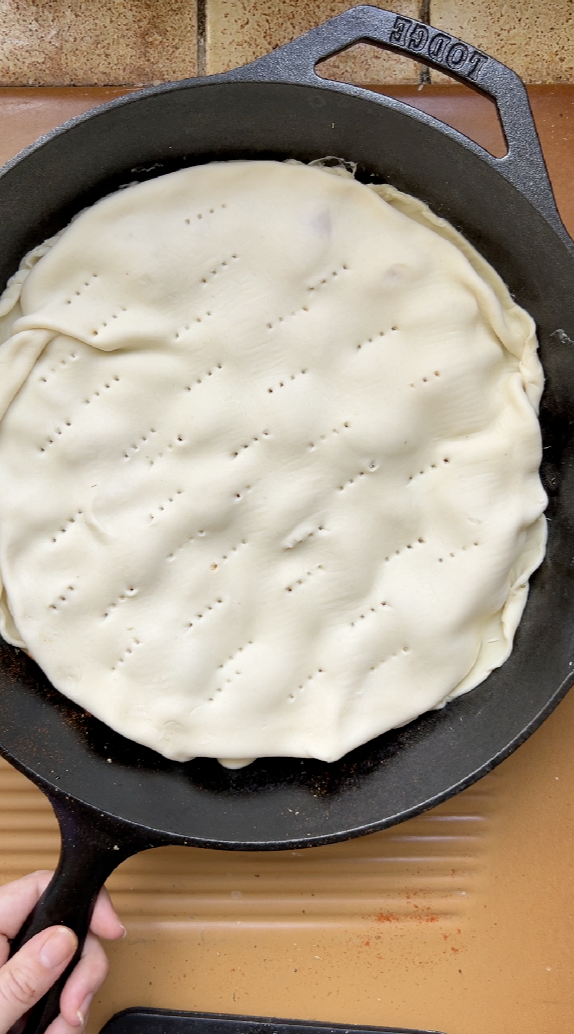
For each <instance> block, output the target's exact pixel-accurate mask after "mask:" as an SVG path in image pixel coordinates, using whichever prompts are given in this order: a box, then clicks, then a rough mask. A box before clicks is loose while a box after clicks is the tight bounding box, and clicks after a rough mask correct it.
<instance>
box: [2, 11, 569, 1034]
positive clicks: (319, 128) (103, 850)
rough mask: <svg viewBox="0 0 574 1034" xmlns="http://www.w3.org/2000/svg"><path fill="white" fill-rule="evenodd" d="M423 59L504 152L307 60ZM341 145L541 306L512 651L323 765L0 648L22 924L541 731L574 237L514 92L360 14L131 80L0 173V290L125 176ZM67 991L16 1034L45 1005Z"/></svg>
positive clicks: (85, 919) (483, 71) (291, 830)
mask: <svg viewBox="0 0 574 1034" xmlns="http://www.w3.org/2000/svg"><path fill="white" fill-rule="evenodd" d="M359 40H367V41H369V42H372V43H378V44H383V45H385V46H391V47H392V48H394V49H395V50H399V51H403V52H406V53H409V54H411V55H414V56H416V57H419V58H421V59H422V60H424V61H426V62H427V63H430V64H432V65H434V66H436V67H437V68H441V69H443V70H444V71H446V72H448V73H449V74H454V75H455V77H458V78H459V79H461V80H463V81H466V82H467V83H469V84H470V85H472V86H475V87H476V88H478V89H480V90H481V91H483V92H484V93H486V94H489V95H490V96H491V97H493V98H495V100H496V103H497V105H498V110H499V113H500V117H501V122H502V126H503V129H504V132H505V135H506V138H507V141H508V145H509V150H508V154H507V155H506V156H505V157H504V158H493V157H492V156H491V155H490V154H488V153H487V152H486V151H484V150H483V149H482V148H481V147H479V146H478V145H477V144H475V143H473V142H471V141H469V140H468V139H466V137H463V136H462V135H460V134H459V133H457V132H456V131H455V130H453V129H450V128H448V127H446V126H444V125H443V124H441V123H439V122H437V121H436V120H434V119H433V118H431V117H430V116H428V115H425V114H422V113H421V112H419V111H416V110H414V109H412V108H410V107H408V106H407V105H405V104H402V103H400V102H398V101H396V100H392V99H390V98H388V97H384V96H378V95H375V94H373V93H370V92H369V91H366V90H363V89H360V88H359V87H355V86H348V85H343V84H340V83H334V82H325V81H324V80H322V79H320V78H318V77H317V76H316V75H315V73H314V67H315V64H316V63H317V62H318V61H319V60H320V59H322V58H324V57H326V56H328V55H330V54H332V53H335V52H337V51H340V50H342V49H344V48H345V47H347V46H349V45H351V44H353V43H355V42H357V41H359ZM325 155H337V156H339V157H342V158H346V159H349V160H352V161H354V162H357V163H358V164H359V170H358V174H359V176H361V177H362V178H364V179H365V180H368V179H369V177H371V176H375V177H377V178H379V179H382V180H388V181H389V182H391V183H393V184H395V185H396V186H397V187H399V188H401V189H402V190H405V191H407V192H409V193H412V194H414V195H416V196H418V197H420V198H423V199H424V200H426V201H428V202H429V204H430V205H431V206H432V208H433V209H434V210H435V211H436V212H438V213H439V214H440V215H444V216H446V218H447V219H449V220H450V221H451V222H452V223H453V224H454V225H455V226H457V227H458V228H459V229H460V230H462V232H463V233H464V234H465V235H466V237H467V238H468V239H469V240H470V241H472V243H473V244H475V245H476V247H477V248H478V249H479V250H480V251H481V252H482V254H483V255H484V256H485V257H486V258H487V259H488V261H489V262H491V263H492V265H493V266H494V267H495V268H496V269H497V270H498V271H499V273H500V274H501V275H502V277H503V278H504V280H505V281H506V282H507V284H508V285H509V287H510V289H511V291H512V292H513V294H514V295H515V297H516V299H517V301H518V302H519V303H520V304H521V305H523V306H524V307H525V308H526V309H527V310H528V311H529V312H530V313H532V315H533V316H534V318H535V319H536V322H537V324H538V330H539V336H540V342H541V355H542V359H543V362H544V365H545V370H546V376H547V387H546V391H545V395H544V404H543V407H542V416H541V420H542V427H543V436H544V448H545V451H544V464H543V478H544V484H545V487H546V489H547V491H548V494H549V497H550V503H549V508H548V517H549V521H550V523H549V542H548V552H547V555H546V559H545V561H544V563H543V565H542V567H541V568H540V570H539V571H538V573H537V574H536V575H535V577H534V578H533V579H532V588H531V592H530V597H529V601H528V605H527V607H526V611H525V614H524V617H523V620H522V623H521V625H520V628H519V631H518V635H517V637H516V645H515V648H514V651H513V653H512V656H511V657H510V659H509V660H508V661H507V662H506V664H505V665H504V666H503V667H502V668H500V669H499V670H498V671H495V672H494V673H493V674H492V675H491V676H490V677H489V678H488V679H487V681H486V682H485V683H484V684H483V685H482V686H480V687H479V688H477V689H476V690H474V692H472V693H470V694H468V695H467V696H463V697H461V698H459V699H458V700H456V701H454V702H453V703H451V704H449V705H448V707H446V708H445V709H444V710H442V711H438V712H432V713H430V714H427V715H424V716H423V717H422V718H420V719H418V720H417V721H416V722H413V723H412V724H411V725H409V726H407V727H406V728H403V729H400V730H398V731H394V732H390V733H388V734H386V735H384V736H381V737H379V738H378V739H377V740H374V741H373V742H371V743H369V744H367V745H366V746H364V747H361V748H359V749H358V750H355V751H353V752H352V753H351V754H349V755H347V756H346V757H345V758H343V759H342V760H341V761H339V762H337V763H336V764H332V765H326V764H322V763H319V762H316V761H309V760H304V761H300V760H289V759H282V758H281V759H279V758H277V759H262V760H260V761H258V762H256V763H255V764H253V765H252V766H251V767H249V768H247V769H245V770H243V771H240V772H235V773H233V772H229V771H226V770H224V769H222V768H220V767H219V765H218V764H217V763H216V762H215V761H209V760H199V761H194V762H190V763H188V764H185V765H182V764H176V763H174V762H170V761H166V760H164V759H163V758H162V757H160V756H159V755H158V754H155V753H153V752H152V751H150V750H147V749H144V748H142V747H139V746H137V745H136V744H134V743H131V742H128V741H127V740H125V739H123V738H122V737H121V736H119V735H116V734H115V733H113V732H111V731H110V730H109V729H107V728H106V727H105V726H104V725H102V724H101V723H100V722H98V721H96V720H95V719H94V718H92V717H91V716H90V715H88V714H86V713H84V712H83V711H81V710H80V709H79V708H77V707H75V706H74V705H73V704H71V703H69V702H68V701H67V700H65V699H64V698H63V697H62V696H60V695H59V693H57V692H56V691H55V690H54V689H53V688H52V687H51V686H50V685H49V683H48V682H47V680H46V678H45V677H44V676H43V674H42V673H41V672H40V671H39V670H38V668H37V667H36V665H35V664H34V663H33V662H32V661H30V660H29V659H28V658H27V657H26V656H25V655H24V654H23V653H20V652H18V651H17V650H14V649H13V648H11V647H8V646H6V645H4V644H1V650H0V684H1V692H0V751H1V752H2V754H3V755H4V756H5V757H6V758H8V760H9V761H11V762H12V763H13V764H14V765H15V766H16V767H17V768H19V769H20V770H21V771H22V772H24V773H25V774H26V775H27V776H29V777H30V778H31V779H32V780H33V781H34V782H35V783H37V784H38V785H39V786H40V788H41V789H42V790H43V791H44V792H45V793H46V794H47V795H48V797H49V798H50V800H51V802H52V804H53V806H54V810H55V812H56V815H57V816H58V819H59V822H60V826H61V831H62V855H61V859H60V863H59V867H58V871H57V875H56V877H55V879H54V880H53V881H52V884H51V885H50V888H49V890H48V891H47V892H46V894H45V895H44V898H43V899H42V901H41V903H40V905H39V906H38V907H37V909H36V911H35V912H34V914H33V916H32V917H31V918H30V919H29V921H28V922H27V924H26V925H25V928H24V929H23V931H22V932H21V934H20V935H19V939H18V941H17V943H16V944H15V945H14V950H16V948H17V947H18V944H21V943H22V942H23V941H24V940H26V939H28V938H29V937H31V936H32V935H33V934H34V933H36V932H37V931H39V930H41V929H43V928H45V927H46V926H47V925H51V924H52V923H66V924H67V925H69V926H70V927H72V929H74V930H75V931H76V932H77V934H78V936H79V938H80V940H83V938H84V936H85V933H86V929H87V927H88V924H89V919H90V915H91V911H92V908H93V903H94V900H95V897H96V895H97V892H98V889H99V888H100V886H101V885H102V883H103V881H104V880H105V879H106V877H107V876H108V875H109V874H110V872H112V870H113V869H114V868H115V867H116V865H118V863H119V862H121V861H122V860H123V859H125V858H127V857H129V856H130V855H131V854H133V853H135V852H137V851H142V850H144V849H145V848H149V847H157V846H160V845H164V844H182V845H186V844H190V845H195V846H202V847H215V848H222V849H226V850H260V849H264V850H279V849H281V848H294V847H302V846H307V845H309V846H310V845H317V844H325V843H328V842H330V841H335V840H341V839H344V838H347V837H355V836H360V835H361V834H364V833H369V832H371V831H373V830H377V829H382V828H383V827H385V826H390V825H392V824H393V823H396V822H400V821H402V820H404V819H407V818H409V817H411V816H413V815H416V814H418V813H419V812H421V811H423V810H424V809H426V808H430V807H432V806H433V805H435V804H437V803H438V802H439V801H443V800H445V798H447V797H449V796H451V795H452V794H455V793H457V792H458V791H459V790H461V789H463V788H464V787H465V786H468V785H469V784H470V783H472V782H473V781H474V780H476V779H478V778H479V777H480V776H482V775H484V774H485V773H486V772H488V771H490V770H491V769H492V768H493V767H494V766H495V765H497V764H498V763H499V762H500V761H502V759H503V758H505V757H506V756H507V755H508V754H510V752H511V751H513V750H514V749H515V748H516V747H517V746H518V745H519V744H520V743H522V742H523V740H525V739H526V737H527V736H529V735H530V734H531V733H532V732H533V731H534V729H536V728H537V727H538V726H539V725H540V723H541V722H542V721H543V719H544V718H545V717H546V716H547V715H548V714H549V713H550V711H551V710H552V709H553V708H554V706H555V705H556V704H557V702H558V701H559V700H560V699H561V697H562V696H563V695H564V694H565V693H566V691H567V689H568V688H569V686H570V684H571V682H572V681H573V677H572V669H573V665H574V649H573V643H572V630H573V629H574V620H573V619H574V613H573V612H574V527H573V521H572V514H573V512H574V506H573V505H572V504H573V502H574V438H573V436H572V433H571V431H572V422H573V415H572V414H573V408H572V404H571V397H572V395H573V394H574V365H573V348H574V346H573V343H572V339H574V290H573V285H574V246H573V244H572V241H571V240H570V238H569V237H568V235H567V234H566V231H565V230H564V228H563V226H562V224H561V222H560V219H559V217H558V214H557V212H556V208H555V205H554V200H553V197H552V192H551V188H550V185H549V182H548V178H547V175H546V170H545V166H544V162H543V159H542V155H541V151H540V146H539V143H538V139H537V136H536V132H535V130H534V125H533V122H532V117H531V113H530V109H529V106H528V101H527V98H526V93H525V90H524V87H523V85H522V83H521V82H520V80H519V79H518V77H517V76H516V75H515V74H514V73H513V72H511V71H510V70H509V69H507V68H505V67H504V66H503V65H500V64H499V63H498V62H496V61H494V60H493V59H492V58H490V57H487V56H486V55H483V54H481V53H479V52H478V51H475V50H473V49H472V48H471V47H469V46H467V45H466V44H464V43H462V42H460V41H459V40H456V39H454V38H453V37H451V36H449V35H447V34H446V33H443V32H439V31H438V30H435V29H431V28H429V27H428V26H426V25H423V24H422V23H419V22H415V21H413V20H412V19H408V18H404V17H402V16H396V15H394V14H391V13H389V12H386V11H382V10H379V9H377V8H373V7H357V8H354V9H352V10H350V11H347V12H346V13H345V14H343V15H341V16H340V17H338V18H335V19H333V20H332V21H330V22H327V23H326V24H325V25H323V26H320V27H319V28H317V29H314V30H313V31H312V32H309V33H307V34H306V35H305V36H303V37H301V38H300V39H298V40H295V42H294V43H291V44H289V45H288V46H286V47H283V48H281V49H280V50H277V51H275V52H274V53H273V54H271V55H268V56H267V57H264V58H261V59H260V60H258V61H256V62H254V63H253V64H251V65H247V66H246V67H244V68H240V69H238V70H236V71H233V72H229V73H225V74H224V75H219V76H213V77H211V78H209V79H196V80H186V81H184V82H180V83H175V84H169V85H165V86H160V87H155V88H152V89H148V90H143V91H142V92H141V93H137V94H131V95H129V96H127V97H124V98H122V99H120V100H118V101H114V102H112V103H111V104H107V105H105V106H104V107H102V108H99V109H97V110H96V111H92V112H89V113H88V114H86V115H82V116H80V117H79V118H76V119H73V120H72V121H70V122H68V123H66V125H65V126H63V127H61V128H60V129H57V130H55V131H54V132H52V133H50V134H48V136H46V137H43V138H42V139H41V140H40V141H38V142H37V143H36V144H34V145H33V146H32V147H30V148H28V149H27V150H26V151H24V152H22V154H21V155H19V156H18V157H17V158H16V159H14V160H13V161H12V162H9V163H8V165H6V166H5V167H4V169H3V171H2V173H1V174H0V226H1V227H2V247H1V249H0V284H4V283H5V281H6V279H7V278H8V277H9V276H10V275H11V274H12V273H13V272H14V270H15V269H16V268H17V266H18V263H19V260H20V258H21V256H22V255H23V254H24V253H25V252H26V251H27V250H28V249H29V248H30V247H32V246H33V245H35V244H37V243H39V242H40V241H42V240H43V239H45V238H46V237H47V236H49V235H50V234H51V233H53V232H54V231H55V230H57V229H59V228H60V227H62V226H63V225H65V224H66V223H67V221H68V220H69V219H70V217H71V216H72V215H73V214H74V213H75V212H76V211H78V210H79V209H80V208H82V207H84V206H85V205H86V204H89V203H91V202H93V201H94V200H96V199H97V198H98V197H101V196H102V195H104V194H106V193H108V192H109V191H110V190H112V189H114V188H117V187H119V186H120V185H121V184H123V183H126V182H130V181H133V180H135V179H143V178H145V177H149V176H156V175H159V174H161V173H162V172H166V171H170V170H172V169H175V168H179V167H181V166H184V165H191V164H197V163H201V162H206V161H209V160H212V159H213V158H219V159H222V158H237V157H242V158H245V157H249V158H270V157H272V158H278V159H282V158H287V157H296V158H299V159H302V160H304V161H305V160H310V159H314V158H319V157H322V156H325ZM58 994H59V988H56V989H55V991H54V992H53V993H52V994H51V995H49V996H48V997H47V999H45V1000H44V1002H43V1003H41V1004H40V1006H39V1007H38V1008H37V1009H36V1010H34V1014H33V1017H31V1018H30V1020H29V1021H28V1025H27V1027H26V1031H27V1032H28V1034H32V1032H33V1034H40V1032H42V1031H44V1030H45V1028H46V1027H47V1025H48V1023H49V1022H50V1020H51V1019H52V1018H53V1017H54V1015H56V1013H57V999H58Z"/></svg>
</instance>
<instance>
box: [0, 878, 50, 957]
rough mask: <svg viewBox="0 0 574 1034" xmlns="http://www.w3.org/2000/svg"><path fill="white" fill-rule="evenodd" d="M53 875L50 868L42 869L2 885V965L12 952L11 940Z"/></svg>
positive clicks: (0, 935)
mask: <svg viewBox="0 0 574 1034" xmlns="http://www.w3.org/2000/svg"><path fill="white" fill-rule="evenodd" d="M52 875H53V873H52V872H50V871H49V870H48V869H40V870H38V872H33V873H30V875H29V876H24V877H23V879H21V880H15V881H14V882H13V883H7V884H5V886H4V887H0V966H3V965H4V963H5V962H6V960H7V958H8V956H9V954H10V940H11V939H12V938H13V937H15V936H16V934H17V933H18V930H19V929H20V927H21V926H22V923H23V922H24V920H25V919H26V918H27V916H29V915H30V912H31V911H32V909H33V908H34V906H35V905H36V904H37V902H38V900H39V898H40V897H41V896H42V894H43V893H44V891H45V889H46V887H47V886H48V884H49V882H50V880H51V878H52Z"/></svg>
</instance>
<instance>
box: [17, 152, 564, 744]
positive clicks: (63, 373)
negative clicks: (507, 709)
mask: <svg viewBox="0 0 574 1034" xmlns="http://www.w3.org/2000/svg"><path fill="white" fill-rule="evenodd" d="M1 306H2V307H1V310H0V311H1V314H2V320H1V323H2V327H3V336H4V339H5V340H4V342H3V344H2V345H1V346H0V416H1V424H0V478H1V482H2V492H1V496H0V574H1V579H2V583H3V595H2V600H1V608H0V609H1V622H2V624H1V630H2V634H3V635H4V637H5V638H6V639H7V640H8V641H9V642H12V643H14V644H16V645H18V646H22V647H24V648H25V649H26V650H28V652H29V653H30V654H31V655H32V656H33V657H34V658H35V660H36V661H37V662H38V664H39V665H40V666H41V667H42V668H43V669H44V671H45V672H46V673H47V675H48V677H49V678H50V679H51V681H52V682H53V684H54V685H55V686H56V687H57V688H58V689H59V690H60V691H61V692H62V693H64V694H66V695H67V696H68V697H70V698H71V699H72V700H74V701H76V702H77V703H78V704H80V705H81V706H83V707H85V708H86V709H87V710H88V711H90V712H91V713H93V714H94V715H96V716H97V717H98V718H100V719H102V720H103V721H104V722H106V723H107V724H108V725H110V726H111V727H112V728H114V729H116V730H117V731H119V732H121V733H123V734H124V735H125V736H127V737H129V738H131V739H133V740H136V741H137V742H139V743H142V744H146V745H147V746H149V747H152V748H153V749H154V750H157V751H159V752H160V753H161V754H163V755H165V756H166V757H169V758H174V759H176V760H182V761H183V760H187V759H189V758H192V757H194V756H197V755H199V756H208V757H219V758H221V759H227V761H228V763H229V762H231V763H240V762H241V760H242V759H248V758H254V757H258V756H265V755H267V756H268V755H286V756H300V757H308V756H311V757H316V758H321V759H324V760H326V761H332V760H335V759H337V758H339V757H341V755H343V754H344V753H346V752H347V751H349V750H350V749H352V748H353V747H355V746H357V745H358V744H360V743H363V742H365V741H367V740H369V739H370V738H372V737H374V736H376V735H378V734H379V733H381V732H384V731H385V730H387V729H389V728H393V727H396V726H399V725H402V724H404V723H406V722H408V721H410V720H412V719H413V718H415V717H416V716H418V715H419V714H421V713H422V712H424V711H426V710H428V709H429V708H433V707H437V706H441V705H442V704H444V703H445V702H446V701H447V700H448V699H450V698H451V697H453V696H455V695H457V694H459V693H462V692H466V691H467V690H469V689H471V688H472V687H473V686H476V685H477V684H478V683H480V682H481V681H482V680H483V679H484V678H485V677H486V676H487V675H488V673H489V672H490V671H491V670H492V669H493V668H494V667H496V666H498V665H500V664H501V663H502V662H503V661H504V660H505V659H506V657H507V656H508V654H509V653H510V650H511V648H512V639H513V635H514V632H515V629H516V627H517V624H518V622H519V620H520V616H521V614H522V610H523V607H524V604H525V601H526V595H527V582H528V577H529V575H530V574H531V572H532V571H533V570H534V569H535V568H536V567H537V566H538V564H539V563H540V561H541V559H542V556H543V552H544V542H545V521H544V518H543V516H542V513H543V509H544V506H545V502H546V500H545V496H544V493H543V490H542V487H541V484H540V480H539V475H538V468H539V464H540V458H541V443H540V432H539V426H538V421H537V416H536V411H537V407H538V401H539V398H540V393H541V388H542V372H541V368H540V364H539V362H538V359H537V357H536V340H535V335H534V326H533V323H532V320H531V319H530V317H529V316H528V315H527V314H526V313H525V312H524V311H523V310H521V309H520V308H519V307H518V306H516V305H515V304H514V303H513V302H512V299H511V298H510V296H509V294H508V291H507V289H506V288H505V286H504V285H503V284H502V282H501V280H500V279H499V277H498V276H497V275H496V273H495V272H494V271H493V270H492V269H491V268H490V267H489V266H488V265H487V264H486V262H484V260H482V259H481V258H480V256H478V255H477V253H476V252H475V251H474V250H473V249H472V248H471V247H470V245H468V244H467V243H466V242H465V241H464V240H463V239H462V238H461V237H460V236H459V235H458V234H456V233H455V231H454V230H452V228H450V227H449V226H448V225H447V224H446V223H444V222H443V221H442V220H439V219H437V218H436V217H435V216H433V214H432V213H431V212H429V210H428V209H427V208H426V207H425V206H424V205H422V204H421V203H420V202H417V201H415V200H414V199H412V198H408V197H406V196H405V195H402V194H400V193H399V192H398V191H395V190H393V188H391V187H377V188H369V187H366V186H363V185H361V184H359V183H357V182H355V181H354V180H353V179H352V177H350V176H345V175H333V174H332V173H331V172H328V171H326V170H323V169H321V168H311V167H307V166H302V165H297V164H294V163H293V164H291V163H285V164H279V163H273V162H260V163H249V162H237V163H235V162H234V163H219V164H212V165H207V166H202V167H198V168H192V169H186V170H182V171H180V172H176V173H173V174H170V175H167V176H162V177H159V178H157V179H155V180H152V181H149V182H146V183H143V184H140V185H136V186H132V187H130V188H127V189H125V190H123V191H121V192H119V193H117V194H115V195H113V196H111V197H108V198H106V199H105V200H103V201H101V202H99V203H98V204H96V205H94V206H93V207H92V208H90V209H89V210H87V211H85V212H84V213H83V214H81V215H80V216H79V217H78V218H77V219H76V220H75V221H74V222H73V223H72V224H71V226H69V227H68V228H67V229H66V230H65V231H64V232H63V233H62V234H61V235H59V236H58V238H56V239H55V240H54V241H53V242H48V243H47V245H46V246H45V247H44V248H43V249H40V250H39V251H37V252H35V253H33V254H32V255H31V256H30V257H29V258H28V260H27V262H25V263H24V266H23V268H22V269H21V270H20V271H19V273H18V274H17V275H16V276H15V277H14V278H13V281H12V282H11V285H10V286H9V287H8V289H7V290H6V292H5V294H4V296H3V299H2V303H1Z"/></svg>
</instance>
